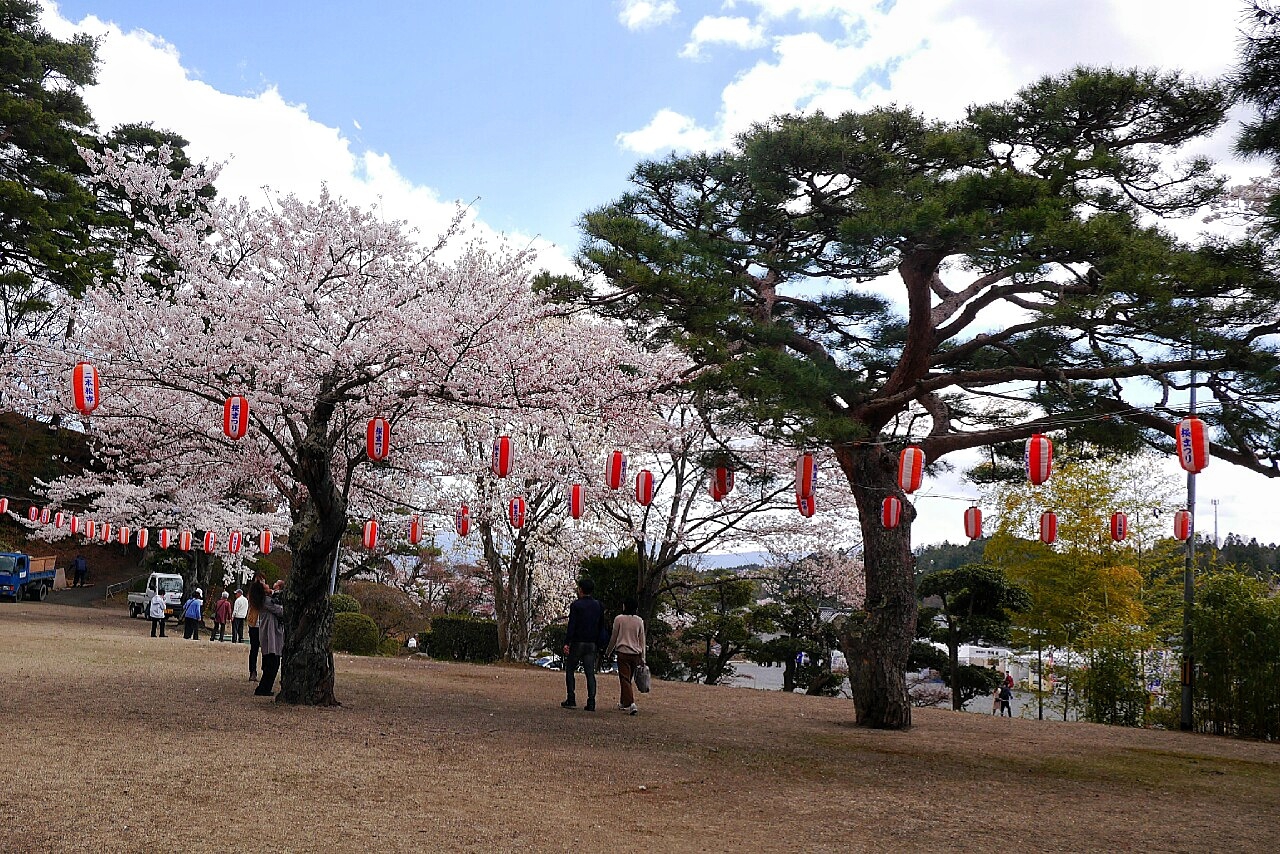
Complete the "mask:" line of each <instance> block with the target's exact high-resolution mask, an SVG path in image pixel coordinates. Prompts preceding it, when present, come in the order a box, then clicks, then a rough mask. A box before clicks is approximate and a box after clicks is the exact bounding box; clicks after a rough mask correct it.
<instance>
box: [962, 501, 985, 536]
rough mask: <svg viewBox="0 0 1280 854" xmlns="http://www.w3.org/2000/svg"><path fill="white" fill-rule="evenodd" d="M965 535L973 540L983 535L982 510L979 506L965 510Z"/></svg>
mask: <svg viewBox="0 0 1280 854" xmlns="http://www.w3.org/2000/svg"><path fill="white" fill-rule="evenodd" d="M964 535H965V536H966V537H968V538H969V539H971V540H976V539H979V538H981V537H982V511H981V510H979V509H978V508H977V507H970V508H969V509H968V510H966V511H964Z"/></svg>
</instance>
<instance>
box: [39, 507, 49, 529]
mask: <svg viewBox="0 0 1280 854" xmlns="http://www.w3.org/2000/svg"><path fill="white" fill-rule="evenodd" d="M40 524H41V525H48V524H49V508H48V507H46V508H44V509H43V510H41V511H40Z"/></svg>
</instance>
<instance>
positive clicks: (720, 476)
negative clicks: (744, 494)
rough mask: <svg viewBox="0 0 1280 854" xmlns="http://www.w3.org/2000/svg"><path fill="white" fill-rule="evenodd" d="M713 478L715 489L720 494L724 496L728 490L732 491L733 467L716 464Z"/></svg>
mask: <svg viewBox="0 0 1280 854" xmlns="http://www.w3.org/2000/svg"><path fill="white" fill-rule="evenodd" d="M715 479H716V490H717V491H718V492H719V493H720V495H721V496H725V495H728V494H729V493H730V492H733V469H731V468H729V467H728V466H717V467H716V473H715Z"/></svg>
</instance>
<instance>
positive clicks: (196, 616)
mask: <svg viewBox="0 0 1280 854" xmlns="http://www.w3.org/2000/svg"><path fill="white" fill-rule="evenodd" d="M203 611H204V591H203V590H201V589H200V588H199V587H197V588H196V592H195V593H194V594H193V595H192V596H191V598H190V599H188V600H187V601H186V603H185V604H184V605H183V606H182V619H183V621H184V622H185V624H186V629H185V630H184V631H183V633H182V637H183V638H184V639H185V640H200V620H201V612H203Z"/></svg>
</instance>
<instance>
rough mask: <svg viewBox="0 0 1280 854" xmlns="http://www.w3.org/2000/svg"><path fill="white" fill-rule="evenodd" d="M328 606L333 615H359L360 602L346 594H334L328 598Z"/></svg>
mask: <svg viewBox="0 0 1280 854" xmlns="http://www.w3.org/2000/svg"><path fill="white" fill-rule="evenodd" d="M329 605H330V606H331V607H332V608H333V613H335V614H359V613H360V600H358V599H356V597H354V596H348V595H347V594H346V593H335V594H333V595H332V596H330V597H329Z"/></svg>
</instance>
